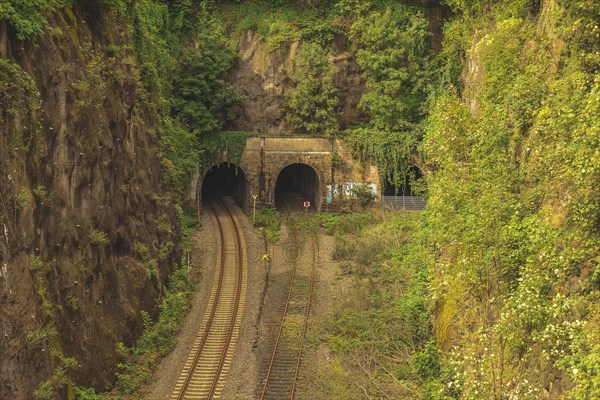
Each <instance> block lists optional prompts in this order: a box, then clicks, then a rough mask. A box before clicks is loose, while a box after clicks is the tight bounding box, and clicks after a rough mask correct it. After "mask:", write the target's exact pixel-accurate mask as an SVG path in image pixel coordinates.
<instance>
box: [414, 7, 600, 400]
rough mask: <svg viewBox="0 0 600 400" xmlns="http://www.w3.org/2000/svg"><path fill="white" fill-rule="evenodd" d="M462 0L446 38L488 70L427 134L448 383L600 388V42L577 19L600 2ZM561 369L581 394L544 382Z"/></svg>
mask: <svg viewBox="0 0 600 400" xmlns="http://www.w3.org/2000/svg"><path fill="white" fill-rule="evenodd" d="M449 3H450V4H451V5H452V6H453V9H454V11H455V12H456V13H457V17H456V18H455V20H454V21H452V22H451V23H450V24H449V25H448V26H447V28H446V32H447V37H446V46H447V47H453V48H459V49H461V51H462V53H463V54H467V53H470V55H471V57H472V58H474V59H475V60H477V62H478V63H479V65H478V68H480V69H481V70H482V71H484V72H483V74H481V75H479V76H474V75H472V74H469V75H467V78H468V80H467V81H466V86H467V87H468V88H469V91H466V92H465V95H467V96H468V99H469V101H470V105H471V106H469V105H467V104H465V102H464V101H463V99H462V98H461V93H457V92H456V90H454V89H452V88H450V89H448V90H447V92H446V94H445V95H444V96H443V97H442V98H440V99H439V101H438V102H437V105H436V107H435V108H434V109H433V110H432V112H431V117H430V119H429V121H428V128H427V135H426V139H425V145H424V150H425V153H426V155H427V162H428V165H429V169H430V171H431V172H432V173H431V176H430V177H429V193H430V197H429V204H428V208H429V224H430V225H431V228H432V233H433V234H432V238H431V242H432V243H435V251H436V253H437V259H436V262H435V276H434V278H433V281H432V290H433V295H434V299H435V336H436V340H437V343H438V345H439V346H440V347H441V348H442V349H444V350H445V357H444V358H445V359H447V360H449V361H450V362H451V365H452V371H453V376H454V379H452V380H451V381H450V382H445V383H446V385H445V386H444V387H443V390H441V393H440V394H439V395H440V396H442V395H445V396H448V397H451V398H486V399H487V398H489V399H499V398H507V397H510V398H538V397H539V396H540V395H541V393H542V391H543V390H548V391H552V390H554V391H555V394H556V395H560V394H562V395H564V396H566V397H567V398H575V399H588V398H594V397H598V396H599V395H600V374H599V371H598V369H597V367H596V366H594V365H595V364H594V362H595V361H594V360H597V354H598V335H597V333H596V332H597V327H598V314H597V312H596V309H597V306H598V300H599V297H598V291H597V290H595V289H592V287H593V284H592V279H591V276H592V274H593V272H594V270H595V269H596V268H597V264H598V254H600V252H599V250H600V236H599V235H598V234H599V232H598V221H599V220H600V186H599V182H600V180H599V179H598V178H599V171H600V158H599V156H598V150H597V149H598V148H599V144H600V143H599V142H598V140H599V139H598V138H599V137H600V136H599V135H598V132H599V131H600V125H599V119H598V117H597V116H598V115H600V114H599V112H600V108H599V105H600V97H599V96H600V95H599V93H600V91H599V89H600V86H599V81H598V77H597V71H598V66H599V65H600V64H599V63H598V57H597V54H598V50H599V48H598V46H599V43H600V41H598V32H597V29H596V30H594V29H592V30H590V31H586V30H579V29H577V32H579V33H575V32H574V29H573V27H574V26H588V27H591V26H593V25H594V24H596V26H597V24H598V22H599V21H600V19H599V16H600V6H598V5H596V4H594V5H592V2H567V1H544V2H538V1H499V2H495V3H494V4H493V5H492V6H491V8H489V9H484V8H482V7H480V5H481V4H482V3H480V2H468V1H450V2H449ZM490 21H493V24H490ZM469 80H471V81H469ZM473 88H476V89H475V90H473ZM553 369H558V370H560V371H561V372H562V375H561V376H562V379H563V382H566V383H565V384H564V388H565V389H566V390H567V391H568V390H569V388H570V387H571V386H572V387H573V388H572V390H571V391H570V392H564V393H559V392H557V391H556V389H552V387H551V384H552V383H553V382H548V381H546V380H544V378H545V377H548V376H549V375H550V371H552V370H553ZM440 387H442V386H440Z"/></svg>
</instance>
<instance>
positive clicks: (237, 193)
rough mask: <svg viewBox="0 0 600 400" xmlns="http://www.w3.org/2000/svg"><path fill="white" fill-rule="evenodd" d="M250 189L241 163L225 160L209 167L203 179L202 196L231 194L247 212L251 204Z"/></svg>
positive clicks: (203, 199)
mask: <svg viewBox="0 0 600 400" xmlns="http://www.w3.org/2000/svg"><path fill="white" fill-rule="evenodd" d="M249 193H250V192H249V189H248V179H247V178H246V173H245V172H244V170H243V169H242V168H240V166H239V165H237V164H233V163H228V162H223V163H220V164H216V165H214V166H212V167H211V168H209V169H208V170H207V171H206V173H205V174H204V178H203V179H202V186H201V189H200V196H199V197H200V198H201V199H202V201H206V200H207V199H209V198H210V197H218V196H230V197H231V198H233V200H234V201H235V202H236V203H237V204H238V205H239V206H240V208H241V209H242V210H243V211H244V212H246V211H248V205H249V197H250V194H249Z"/></svg>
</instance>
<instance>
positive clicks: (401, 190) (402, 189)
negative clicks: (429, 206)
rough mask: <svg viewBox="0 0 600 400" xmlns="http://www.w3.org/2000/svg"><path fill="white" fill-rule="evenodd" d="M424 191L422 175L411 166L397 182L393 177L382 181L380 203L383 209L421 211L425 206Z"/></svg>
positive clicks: (424, 183)
mask: <svg viewBox="0 0 600 400" xmlns="http://www.w3.org/2000/svg"><path fill="white" fill-rule="evenodd" d="M425 191H426V182H425V178H424V176H423V173H422V172H421V170H420V169H419V168H417V167H416V166H414V165H411V166H410V168H409V169H408V171H407V174H406V175H405V176H403V177H401V178H400V179H398V180H397V181H396V179H395V177H394V176H392V177H388V178H387V179H386V180H385V181H384V184H383V187H382V196H381V203H382V206H383V207H384V208H392V209H405V210H422V209H424V208H425V205H426V199H425V197H424V194H425Z"/></svg>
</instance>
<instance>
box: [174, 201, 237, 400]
mask: <svg viewBox="0 0 600 400" xmlns="http://www.w3.org/2000/svg"><path fill="white" fill-rule="evenodd" d="M227 202H228V201H227V200H224V199H222V198H218V199H211V200H209V201H208V207H207V208H208V209H209V210H210V213H211V217H212V218H213V220H214V221H215V222H216V226H217V230H218V234H217V237H218V240H219V248H220V252H219V254H218V255H217V265H218V267H219V269H218V271H216V272H215V277H214V281H213V287H212V289H211V293H210V297H209V300H208V306H207V308H206V312H205V314H204V317H203V320H202V324H201V327H200V329H199V331H198V335H197V336H196V339H195V341H194V344H193V346H192V349H191V351H190V354H189V356H188V359H187V361H186V363H185V365H184V368H183V371H182V373H181V375H180V377H179V379H178V381H177V384H176V385H175V389H174V391H173V394H172V396H171V400H184V399H217V398H219V397H220V395H221V391H222V389H223V385H224V378H225V376H226V374H227V372H228V371H229V367H230V365H231V359H232V357H233V353H234V349H235V345H236V342H237V338H238V335H239V330H240V324H241V319H242V314H243V310H244V303H245V300H246V289H247V276H248V271H247V263H246V248H245V242H244V237H243V234H242V232H241V229H240V227H239V223H238V221H237V219H236V217H235V215H234V212H232V211H231V209H230V207H229V206H228V204H227ZM231 238H233V239H234V240H231Z"/></svg>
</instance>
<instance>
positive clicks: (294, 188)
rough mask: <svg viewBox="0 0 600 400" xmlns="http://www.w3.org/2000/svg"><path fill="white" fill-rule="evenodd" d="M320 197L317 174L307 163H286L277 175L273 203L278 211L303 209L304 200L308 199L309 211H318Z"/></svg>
mask: <svg viewBox="0 0 600 400" xmlns="http://www.w3.org/2000/svg"><path fill="white" fill-rule="evenodd" d="M320 198H321V187H320V185H319V176H318V175H317V172H316V171H315V170H314V169H313V168H311V167H309V166H308V165H306V164H300V163H297V164H291V165H288V166H287V167H285V168H284V169H282V170H281V172H280V173H279V175H278V176H277V181H276V183H275V205H276V207H277V209H279V210H280V211H303V210H304V202H305V201H310V208H309V211H318V210H319V208H320V204H319V200H320Z"/></svg>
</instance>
